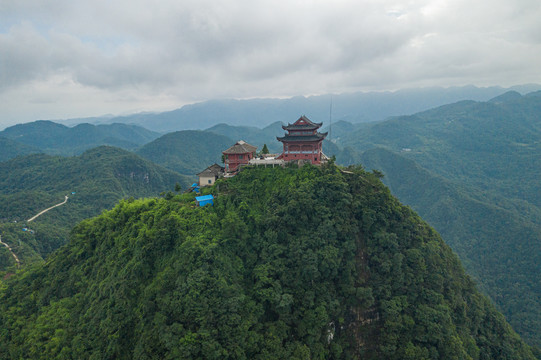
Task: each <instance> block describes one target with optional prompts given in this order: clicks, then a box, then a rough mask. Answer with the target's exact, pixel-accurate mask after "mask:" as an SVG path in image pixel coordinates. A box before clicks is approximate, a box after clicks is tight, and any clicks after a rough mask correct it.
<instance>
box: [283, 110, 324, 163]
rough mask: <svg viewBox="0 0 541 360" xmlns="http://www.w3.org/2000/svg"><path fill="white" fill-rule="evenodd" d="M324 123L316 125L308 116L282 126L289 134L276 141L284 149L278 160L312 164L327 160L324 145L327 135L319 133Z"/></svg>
mask: <svg viewBox="0 0 541 360" xmlns="http://www.w3.org/2000/svg"><path fill="white" fill-rule="evenodd" d="M321 125H323V123H314V122H312V121H310V119H308V118H307V117H306V116H304V115H303V116H301V117H300V118H299V119H298V120H297V121H295V122H294V123H293V124H288V125H287V126H285V125H282V129H284V130H286V131H287V133H286V134H285V135H284V136H282V137H277V138H276V139H277V140H278V141H280V142H281V143H282V144H283V146H284V148H283V152H282V154H281V155H280V156H278V159H282V160H284V161H299V160H303V161H309V162H310V163H312V164H316V165H317V164H321V161H322V160H325V159H326V156H325V155H324V154H323V148H322V143H323V139H325V137H326V136H327V133H319V132H318V131H317V130H318V129H319V128H320V127H321Z"/></svg>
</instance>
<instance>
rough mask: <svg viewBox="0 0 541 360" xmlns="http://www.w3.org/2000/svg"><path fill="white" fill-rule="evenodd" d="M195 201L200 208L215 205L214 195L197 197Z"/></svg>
mask: <svg viewBox="0 0 541 360" xmlns="http://www.w3.org/2000/svg"><path fill="white" fill-rule="evenodd" d="M195 201H196V203H197V205H199V206H205V205H211V206H212V205H214V196H212V195H204V196H196V197H195Z"/></svg>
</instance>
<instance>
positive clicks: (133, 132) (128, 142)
mask: <svg viewBox="0 0 541 360" xmlns="http://www.w3.org/2000/svg"><path fill="white" fill-rule="evenodd" d="M159 136H160V134H159V133H157V132H154V131H150V130H147V129H145V128H142V127H140V126H136V125H127V124H109V125H91V124H79V125H77V126H74V127H67V126H65V125H62V124H58V123H55V122H52V121H45V120H39V121H34V122H31V123H25V124H19V125H14V126H11V127H8V128H6V129H4V130H3V131H0V140H1V139H2V138H5V139H10V140H12V141H13V142H15V143H16V144H17V145H16V148H15V149H11V150H10V152H8V153H7V154H3V155H0V161H5V160H9V159H11V158H14V157H15V156H18V155H26V154H28V153H30V151H29V149H30V150H33V151H31V152H34V153H35V152H44V153H47V154H50V155H65V156H70V155H79V154H81V153H83V152H84V151H85V150H88V149H91V148H94V147H97V146H101V145H110V146H116V147H120V148H123V149H128V150H135V149H137V148H138V147H140V146H142V145H144V144H146V143H148V142H150V141H152V140H154V139H156V138H157V137H159ZM12 144H13V143H12ZM3 145H4V144H3V143H2V141H0V149H2V148H3ZM15 150H16V151H15ZM36 150H39V151H36ZM0 153H1V152H0ZM8 155H9V156H8Z"/></svg>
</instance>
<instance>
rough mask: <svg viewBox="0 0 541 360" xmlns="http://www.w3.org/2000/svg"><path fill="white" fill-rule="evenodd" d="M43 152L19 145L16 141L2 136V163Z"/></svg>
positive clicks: (0, 158) (0, 151) (0, 152)
mask: <svg viewBox="0 0 541 360" xmlns="http://www.w3.org/2000/svg"><path fill="white" fill-rule="evenodd" d="M39 152H41V151H40V150H39V149H38V148H35V147H32V146H28V145H24V144H21V143H18V142H16V141H14V140H11V139H8V138H5V137H2V136H0V161H6V160H9V159H13V158H14V157H17V156H24V155H28V154H35V153H39Z"/></svg>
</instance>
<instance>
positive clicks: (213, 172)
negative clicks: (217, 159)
mask: <svg viewBox="0 0 541 360" xmlns="http://www.w3.org/2000/svg"><path fill="white" fill-rule="evenodd" d="M224 174H225V169H224V168H223V167H222V166H220V165H218V164H212V165H210V166H209V167H208V168H206V169H205V170H203V171H201V172H200V173H199V174H197V176H198V177H199V186H211V185H214V182H216V180H218V179H219V178H221V177H223V176H224Z"/></svg>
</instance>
